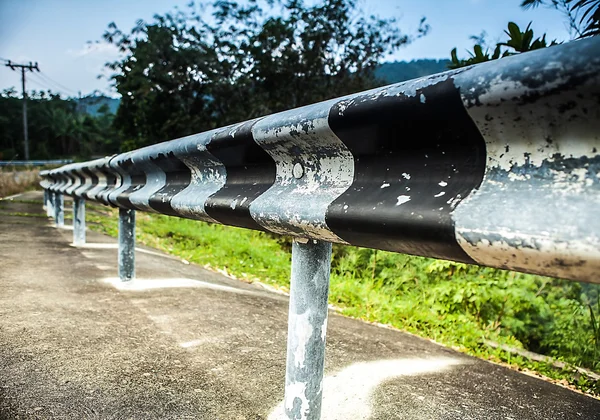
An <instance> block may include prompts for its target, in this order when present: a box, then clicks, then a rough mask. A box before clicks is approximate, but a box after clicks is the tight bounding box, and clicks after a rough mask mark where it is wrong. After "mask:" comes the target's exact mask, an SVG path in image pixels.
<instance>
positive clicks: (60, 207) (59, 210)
mask: <svg viewBox="0 0 600 420" xmlns="http://www.w3.org/2000/svg"><path fill="white" fill-rule="evenodd" d="M54 222H55V223H56V227H63V226H64V225H65V196H64V195H62V194H61V193H58V192H55V193H54Z"/></svg>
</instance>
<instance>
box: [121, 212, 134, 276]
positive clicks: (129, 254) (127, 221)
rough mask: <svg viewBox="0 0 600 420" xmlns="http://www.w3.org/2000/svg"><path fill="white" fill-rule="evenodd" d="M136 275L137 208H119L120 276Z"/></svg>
mask: <svg viewBox="0 0 600 420" xmlns="http://www.w3.org/2000/svg"><path fill="white" fill-rule="evenodd" d="M134 277H135V210H127V209H119V278H120V279H121V280H122V281H127V280H132V279H133V278H134Z"/></svg>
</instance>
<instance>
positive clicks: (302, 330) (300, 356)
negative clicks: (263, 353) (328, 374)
mask: <svg viewBox="0 0 600 420" xmlns="http://www.w3.org/2000/svg"><path fill="white" fill-rule="evenodd" d="M294 321H295V322H294V332H295V333H294V337H295V339H296V342H295V344H296V347H295V348H294V349H292V353H293V355H294V362H293V363H294V366H296V368H303V367H304V364H305V361H306V346H307V344H308V342H309V341H310V338H311V337H312V334H313V327H312V326H311V325H310V311H306V312H304V313H303V314H296V315H295V316H294ZM288 345H289V343H288Z"/></svg>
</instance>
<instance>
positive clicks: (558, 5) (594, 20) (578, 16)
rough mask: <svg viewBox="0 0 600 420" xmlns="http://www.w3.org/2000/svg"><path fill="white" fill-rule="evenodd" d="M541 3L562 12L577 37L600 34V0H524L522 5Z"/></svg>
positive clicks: (527, 6)
mask: <svg viewBox="0 0 600 420" xmlns="http://www.w3.org/2000/svg"><path fill="white" fill-rule="evenodd" d="M540 5H544V6H549V7H552V8H554V9H556V10H558V11H560V12H562V13H563V14H564V15H565V17H566V19H567V22H568V24H569V29H570V30H571V32H572V33H575V34H576V35H577V38H585V37H588V36H594V35H598V34H600V0H523V1H522V2H521V7H523V8H525V9H527V8H531V7H537V6H540Z"/></svg>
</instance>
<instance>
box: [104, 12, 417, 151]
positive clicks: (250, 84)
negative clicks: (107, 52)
mask: <svg viewBox="0 0 600 420" xmlns="http://www.w3.org/2000/svg"><path fill="white" fill-rule="evenodd" d="M428 29H429V27H428V26H427V25H426V23H425V20H424V19H422V20H421V21H420V25H419V29H418V30H417V31H416V33H414V34H410V35H409V34H405V33H403V32H401V31H400V29H399V28H398V27H397V24H396V21H395V20H394V19H392V18H379V17H376V16H370V17H362V16H360V14H359V13H358V10H357V6H356V2H355V0H325V1H324V2H322V3H318V4H316V5H314V6H307V5H305V4H304V3H303V2H302V0H286V1H281V2H275V1H266V2H259V1H251V2H249V3H247V4H244V5H241V4H239V3H236V2H234V1H230V0H217V1H215V2H213V3H203V4H199V5H197V4H195V3H191V4H190V5H189V6H188V7H187V9H185V10H176V11H174V12H172V13H167V14H165V15H164V16H161V15H155V16H154V19H153V21H152V22H150V23H146V22H143V21H139V22H138V24H137V25H136V27H135V28H134V29H133V30H132V31H131V32H130V33H124V32H122V31H121V30H120V29H119V28H117V26H116V25H115V24H114V23H113V24H110V25H109V27H108V30H107V31H106V33H105V34H104V39H105V40H106V41H108V42H110V43H113V44H114V45H116V46H118V47H119V48H120V50H121V51H122V52H123V53H124V56H123V58H122V59H121V60H118V61H115V62H113V63H108V64H107V65H108V66H109V68H110V69H111V70H112V71H113V74H112V76H111V80H112V82H113V83H114V87H115V88H116V90H117V91H118V92H119V93H120V94H121V95H122V102H121V106H120V108H119V111H118V113H117V117H116V120H115V124H116V126H117V128H118V129H120V130H121V131H122V132H123V134H124V136H125V138H126V141H127V146H126V147H139V146H142V145H145V144H152V143H156V142H159V141H164V140H168V139H172V138H176V137H180V136H184V135H187V134H191V133H196V132H200V131H205V130H208V129H212V128H215V127H219V126H225V125H228V124H231V123H234V122H238V121H242V120H247V119H250V118H254V117H258V116H261V115H265V114H270V113H273V112H277V111H282V110H285V109H289V108H294V107H298V106H302V105H307V104H310V103H314V102H318V101H321V100H325V99H328V98H332V97H337V96H341V95H344V94H348V93H350V92H356V91H360V90H364V89H369V88H371V87H374V86H376V85H377V79H376V77H375V75H374V71H375V68H376V67H377V65H378V64H379V62H380V61H381V59H382V58H383V57H384V56H385V55H387V54H390V53H392V52H394V51H396V50H397V49H398V48H400V47H401V46H403V45H405V44H407V43H409V42H411V41H412V40H413V39H415V38H416V37H420V36H423V35H425V34H426V33H427V31H428Z"/></svg>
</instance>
